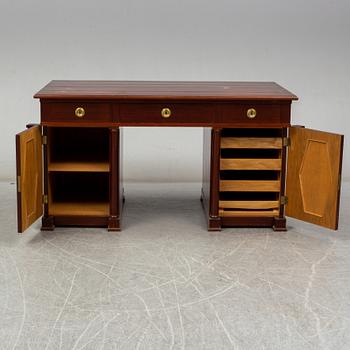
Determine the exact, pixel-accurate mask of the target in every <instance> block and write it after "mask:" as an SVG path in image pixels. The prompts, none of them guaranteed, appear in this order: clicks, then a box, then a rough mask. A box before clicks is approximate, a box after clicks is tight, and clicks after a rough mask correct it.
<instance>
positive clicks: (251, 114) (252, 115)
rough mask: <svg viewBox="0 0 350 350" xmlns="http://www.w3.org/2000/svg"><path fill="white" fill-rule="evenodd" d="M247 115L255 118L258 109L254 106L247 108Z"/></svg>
mask: <svg viewBox="0 0 350 350" xmlns="http://www.w3.org/2000/svg"><path fill="white" fill-rule="evenodd" d="M247 117H248V118H249V119H254V118H255V117H256V110H255V109H254V108H249V109H248V110H247Z"/></svg>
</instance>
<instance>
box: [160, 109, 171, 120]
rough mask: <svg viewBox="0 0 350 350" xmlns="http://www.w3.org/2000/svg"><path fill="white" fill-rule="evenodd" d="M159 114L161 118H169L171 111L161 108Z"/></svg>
mask: <svg viewBox="0 0 350 350" xmlns="http://www.w3.org/2000/svg"><path fill="white" fill-rule="evenodd" d="M160 114H161V115H162V117H163V118H169V117H170V116H171V110H170V108H163V109H162V111H161V112H160Z"/></svg>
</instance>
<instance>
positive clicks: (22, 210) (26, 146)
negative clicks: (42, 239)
mask: <svg viewBox="0 0 350 350" xmlns="http://www.w3.org/2000/svg"><path fill="white" fill-rule="evenodd" d="M16 158H17V220H18V232H23V231H24V230H25V229H27V228H28V227H29V226H30V225H31V224H32V223H33V222H34V221H36V220H37V219H38V218H39V217H40V216H42V214H43V204H42V194H43V187H42V186H43V185H42V145H41V127H40V126H39V125H36V126H32V127H31V128H29V129H28V130H25V131H23V132H21V133H19V134H17V135H16Z"/></svg>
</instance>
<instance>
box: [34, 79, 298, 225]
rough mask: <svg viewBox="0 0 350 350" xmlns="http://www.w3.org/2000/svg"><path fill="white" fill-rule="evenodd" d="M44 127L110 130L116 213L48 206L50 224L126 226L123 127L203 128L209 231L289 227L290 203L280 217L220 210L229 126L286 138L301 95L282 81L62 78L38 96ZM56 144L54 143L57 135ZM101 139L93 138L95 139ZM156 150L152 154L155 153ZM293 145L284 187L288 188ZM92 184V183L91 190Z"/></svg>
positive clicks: (45, 220)
mask: <svg viewBox="0 0 350 350" xmlns="http://www.w3.org/2000/svg"><path fill="white" fill-rule="evenodd" d="M34 97H35V98H38V99H40V104H41V125H42V126H43V133H44V135H50V133H48V130H49V129H50V128H52V129H55V128H57V127H60V128H62V127H63V128H66V127H67V128H68V127H79V128H85V127H88V128H91V127H92V128H98V129H99V130H100V128H108V129H109V160H108V164H109V177H108V178H109V183H108V186H109V187H108V191H109V215H104V216H103V215H96V216H94V215H92V214H91V215H81V213H79V214H76V215H67V214H62V215H56V216H52V215H51V216H50V215H49V212H50V210H49V208H48V206H49V205H50V200H49V201H48V204H47V203H45V204H44V216H43V219H42V229H46V230H52V229H53V228H54V227H55V226H104V227H107V228H108V230H111V231H118V230H120V229H121V211H122V202H123V188H122V175H121V166H122V152H121V145H122V142H121V131H122V129H121V127H124V126H157V127H161V126H184V127H191V126H196V127H203V128H204V143H203V186H202V195H201V199H202V203H203V207H204V209H205V213H206V217H207V227H208V229H209V230H220V229H221V227H222V226H223V227H224V226H231V227H236V226H237V227H240V226H268V227H273V228H274V229H275V230H284V229H285V218H284V205H282V204H281V205H280V207H279V213H280V214H279V216H278V217H275V218H274V217H221V216H220V212H219V199H220V198H219V194H220V192H219V188H220V152H221V151H220V143H221V133H222V130H223V129H225V128H274V129H275V128H276V129H280V130H283V136H286V133H287V128H288V127H289V126H290V107H291V102H292V101H293V100H297V97H296V96H295V95H294V94H292V93H291V92H289V91H287V90H286V89H284V88H283V87H281V86H280V85H278V84H276V83H274V82H227V81H222V82H204V81H197V82H186V81H164V82H159V81H66V80H62V81H59V80H54V81H51V82H50V83H49V84H47V85H46V86H45V87H44V88H43V89H41V90H40V91H39V92H38V93H36V94H35V96H34ZM53 142H54V141H53ZM92 142H93V140H92ZM43 150H44V194H45V195H48V196H49V195H50V191H49V190H48V172H49V170H48V161H47V157H48V154H47V153H48V151H47V146H45V145H44V148H43ZM150 156H152V155H150ZM285 161H286V152H285V147H284V148H283V150H282V171H281V191H280V195H283V194H284V182H285V168H286V163H285ZM87 190H88V189H87Z"/></svg>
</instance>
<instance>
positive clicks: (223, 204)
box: [219, 200, 279, 209]
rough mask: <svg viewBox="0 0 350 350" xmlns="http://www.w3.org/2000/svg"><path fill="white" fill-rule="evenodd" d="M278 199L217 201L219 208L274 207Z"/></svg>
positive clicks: (277, 203)
mask: <svg viewBox="0 0 350 350" xmlns="http://www.w3.org/2000/svg"><path fill="white" fill-rule="evenodd" d="M278 206H279V201H224V200H220V201H219V208H221V209H275V208H278Z"/></svg>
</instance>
